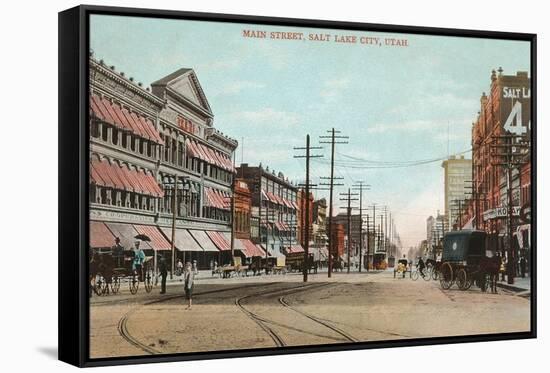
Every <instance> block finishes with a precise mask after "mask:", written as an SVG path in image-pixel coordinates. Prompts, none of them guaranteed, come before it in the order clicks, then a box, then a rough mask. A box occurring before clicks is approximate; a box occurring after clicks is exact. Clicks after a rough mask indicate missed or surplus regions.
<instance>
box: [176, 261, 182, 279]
mask: <svg viewBox="0 0 550 373" xmlns="http://www.w3.org/2000/svg"><path fill="white" fill-rule="evenodd" d="M181 275H183V262H182V261H181V259H178V262H177V263H176V276H181ZM180 281H182V279H181V277H180Z"/></svg>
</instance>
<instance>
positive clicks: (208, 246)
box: [189, 229, 218, 252]
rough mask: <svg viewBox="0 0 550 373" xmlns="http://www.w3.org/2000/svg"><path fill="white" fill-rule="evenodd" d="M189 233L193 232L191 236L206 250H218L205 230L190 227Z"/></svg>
mask: <svg viewBox="0 0 550 373" xmlns="http://www.w3.org/2000/svg"><path fill="white" fill-rule="evenodd" d="M189 233H191V236H193V238H194V239H195V240H196V241H197V242H198V243H199V245H201V247H202V249H203V250H204V251H211V252H218V248H217V247H216V245H214V243H213V242H212V240H211V239H210V238H209V237H208V235H207V234H206V232H205V231H200V230H195V229H189Z"/></svg>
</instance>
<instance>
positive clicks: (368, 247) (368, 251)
mask: <svg viewBox="0 0 550 373" xmlns="http://www.w3.org/2000/svg"><path fill="white" fill-rule="evenodd" d="M369 253H370V224H369V214H367V260H366V261H365V263H366V265H365V267H366V268H367V272H368V271H369Z"/></svg>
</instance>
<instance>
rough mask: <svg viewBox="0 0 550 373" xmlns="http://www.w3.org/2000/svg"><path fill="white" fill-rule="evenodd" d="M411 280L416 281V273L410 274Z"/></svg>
mask: <svg viewBox="0 0 550 373" xmlns="http://www.w3.org/2000/svg"><path fill="white" fill-rule="evenodd" d="M411 278H412V280H413V281H416V280H418V271H414V272H412V273H411Z"/></svg>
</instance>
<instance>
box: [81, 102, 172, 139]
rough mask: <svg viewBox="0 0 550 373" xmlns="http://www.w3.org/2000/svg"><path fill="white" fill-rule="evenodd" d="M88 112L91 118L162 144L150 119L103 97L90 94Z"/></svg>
mask: <svg viewBox="0 0 550 373" xmlns="http://www.w3.org/2000/svg"><path fill="white" fill-rule="evenodd" d="M90 111H91V112H90V115H91V117H92V118H96V119H99V120H101V121H102V122H105V123H109V124H111V125H113V126H115V127H117V128H119V129H121V130H125V131H129V132H132V133H134V134H136V135H138V136H140V137H142V138H144V139H148V140H151V141H153V142H156V143H157V144H164V141H163V140H162V138H161V136H160V134H159V133H158V131H157V130H156V128H155V125H154V123H153V121H152V120H151V119H149V118H145V117H143V116H141V115H137V114H136V113H134V112H130V111H128V109H126V108H124V107H122V106H121V105H119V104H116V103H113V102H111V101H110V100H108V99H106V98H105V97H99V96H98V95H96V94H92V95H91V96H90Z"/></svg>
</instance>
